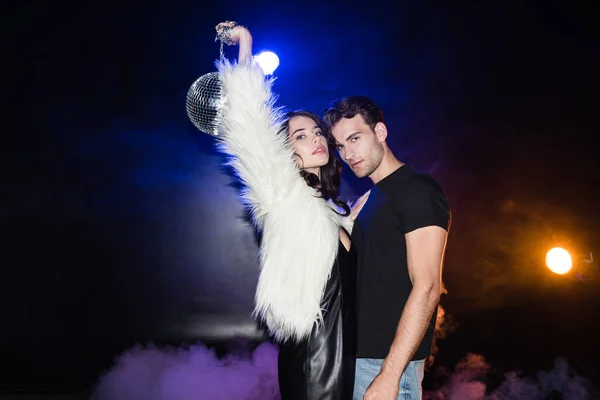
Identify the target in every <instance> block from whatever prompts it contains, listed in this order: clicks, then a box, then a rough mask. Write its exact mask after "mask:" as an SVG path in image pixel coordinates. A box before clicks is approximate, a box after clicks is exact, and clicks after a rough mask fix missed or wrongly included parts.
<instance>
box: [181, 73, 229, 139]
mask: <svg viewBox="0 0 600 400" xmlns="http://www.w3.org/2000/svg"><path fill="white" fill-rule="evenodd" d="M185 108H186V111H187V114H188V117H189V118H190V120H191V121H192V123H193V124H194V126H196V128H198V129H199V130H201V131H202V132H204V133H207V134H209V135H213V136H217V135H218V134H219V132H218V128H219V124H220V123H221V118H222V116H223V98H222V93H221V79H220V77H219V73H218V72H210V73H208V74H205V75H202V76H201V77H200V78H198V79H197V80H196V81H195V82H194V83H193V84H192V86H190V89H189V90H188V93H187V97H186V100H185Z"/></svg>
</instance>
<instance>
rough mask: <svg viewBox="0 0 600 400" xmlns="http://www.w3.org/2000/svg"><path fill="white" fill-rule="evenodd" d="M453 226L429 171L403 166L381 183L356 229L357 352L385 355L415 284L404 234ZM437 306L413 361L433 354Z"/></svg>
mask: <svg viewBox="0 0 600 400" xmlns="http://www.w3.org/2000/svg"><path fill="white" fill-rule="evenodd" d="M432 225H433V226H439V227H442V228H444V229H445V230H448V229H449V227H450V208H449V205H448V200H447V199H446V197H445V195H444V193H443V191H442V189H441V187H440V185H439V184H438V183H437V181H436V180H435V179H433V178H432V177H431V176H430V175H427V174H423V173H420V172H418V171H416V170H415V169H414V168H412V167H411V166H409V165H403V166H401V167H400V168H398V169H397V170H396V171H394V172H393V173H391V174H390V175H388V176H387V177H385V178H384V179H382V180H381V181H380V182H378V183H377V184H376V185H375V186H374V187H373V188H372V189H371V194H370V195H369V198H368V200H367V202H366V203H365V205H364V206H363V208H362V210H361V211H360V213H359V215H358V217H357V218H356V221H355V223H354V228H353V230H352V242H353V244H355V245H356V248H357V250H358V298H357V301H358V304H357V306H358V337H357V340H358V343H357V357H360V358H378V359H382V358H385V357H386V356H387V354H388V352H389V351H390V346H391V345H392V341H393V340H394V336H395V334H396V328H397V327H398V322H399V321H400V317H401V315H402V310H403V309H404V305H405V304H406V301H407V300H408V296H409V294H410V291H411V289H412V283H411V281H410V276H409V274H408V263H407V257H406V242H405V238H404V235H405V234H407V233H409V232H411V231H414V230H415V229H418V228H423V227H426V226H432ZM436 317H437V308H436V312H435V313H434V315H433V317H432V319H431V322H430V324H429V327H428V328H427V332H426V333H425V337H424V338H423V341H422V342H421V344H420V346H419V348H418V349H417V351H416V353H415V355H414V357H413V360H422V359H424V358H427V357H428V356H429V355H430V353H431V346H432V341H433V332H434V329H435V320H436Z"/></svg>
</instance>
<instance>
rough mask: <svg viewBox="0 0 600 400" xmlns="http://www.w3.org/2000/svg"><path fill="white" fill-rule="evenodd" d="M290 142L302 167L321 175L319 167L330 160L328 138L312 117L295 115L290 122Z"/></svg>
mask: <svg viewBox="0 0 600 400" xmlns="http://www.w3.org/2000/svg"><path fill="white" fill-rule="evenodd" d="M289 137H290V143H291V145H292V147H293V149H294V152H295V153H296V162H297V163H298V166H299V167H300V168H301V169H304V170H307V172H312V173H314V174H316V175H317V176H319V173H318V171H319V168H320V167H322V166H324V165H326V164H327V163H328V162H329V149H328V147H327V139H326V138H325V136H324V134H323V133H322V132H321V128H319V126H318V125H317V123H316V122H315V121H313V120H312V119H311V118H308V117H305V116H300V115H298V116H295V117H292V119H290V122H289Z"/></svg>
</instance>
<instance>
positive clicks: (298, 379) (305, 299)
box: [216, 22, 356, 400]
mask: <svg viewBox="0 0 600 400" xmlns="http://www.w3.org/2000/svg"><path fill="white" fill-rule="evenodd" d="M216 29H217V33H218V35H219V36H220V37H221V39H222V40H224V41H225V42H226V43H228V44H236V43H237V44H239V46H240V47H239V57H238V63H237V64H234V63H229V62H227V61H222V62H220V63H219V64H218V69H219V72H220V76H221V82H222V90H223V95H224V98H225V105H224V111H223V123H222V127H221V128H220V132H219V136H218V137H219V138H221V141H220V148H221V149H222V150H223V151H224V152H225V153H227V154H228V155H230V156H231V161H230V164H231V165H232V166H233V167H234V169H235V170H236V172H237V174H238V176H239V177H240V179H241V181H242V182H243V183H244V186H245V189H244V190H243V193H242V198H243V200H244V201H245V202H246V203H247V204H248V206H249V207H250V210H251V213H252V217H253V222H254V224H255V226H256V227H257V228H258V229H259V230H260V231H261V232H262V242H261V248H260V275H259V280H258V286H257V290H256V299H255V303H256V304H255V310H254V315H255V316H256V317H257V318H259V319H260V320H262V321H264V323H265V324H266V326H267V327H268V329H269V332H270V334H271V335H272V336H273V337H274V339H275V340H276V341H277V343H278V344H279V346H280V352H279V360H278V369H279V387H280V391H281V396H282V399H283V400H287V399H332V400H333V399H350V398H352V389H353V385H354V367H355V365H354V360H355V335H356V333H355V329H356V327H355V296H356V290H355V285H356V274H355V268H356V254H355V250H354V248H353V247H352V246H351V243H350V237H349V233H348V231H349V230H350V226H351V218H350V217H349V215H350V210H349V208H348V206H347V205H346V204H345V203H343V202H342V201H341V200H340V199H339V198H338V197H337V193H336V192H337V189H338V186H339V183H340V174H339V171H340V165H341V163H340V161H339V160H338V159H337V158H336V157H335V153H334V148H335V147H334V143H333V138H332V136H331V134H330V132H329V130H328V128H327V126H326V125H325V124H324V122H323V121H322V120H321V118H320V117H319V116H317V115H315V114H312V113H309V112H305V111H300V112H293V113H289V114H285V115H284V114H283V113H282V112H281V110H280V109H277V108H275V107H274V102H275V96H274V95H273V94H272V93H271V84H272V81H271V80H268V81H266V80H265V77H264V74H263V72H262V70H261V69H260V67H259V66H258V65H257V64H256V63H255V61H254V60H253V58H252V36H251V35H250V33H249V32H248V30H247V29H246V28H244V27H242V26H237V25H236V24H235V23H231V22H225V23H221V24H219V25H217V28H216ZM343 225H345V226H346V228H347V229H344V227H343Z"/></svg>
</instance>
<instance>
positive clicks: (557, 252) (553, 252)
mask: <svg viewBox="0 0 600 400" xmlns="http://www.w3.org/2000/svg"><path fill="white" fill-rule="evenodd" d="M546 265H547V266H548V268H549V269H550V271H552V272H554V273H555V274H559V275H563V274H566V273H567V272H569V271H570V270H571V267H572V266H573V260H572V259H571V255H570V254H569V252H568V251H566V250H565V249H563V248H562V247H554V248H553V249H550V250H548V253H546Z"/></svg>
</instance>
